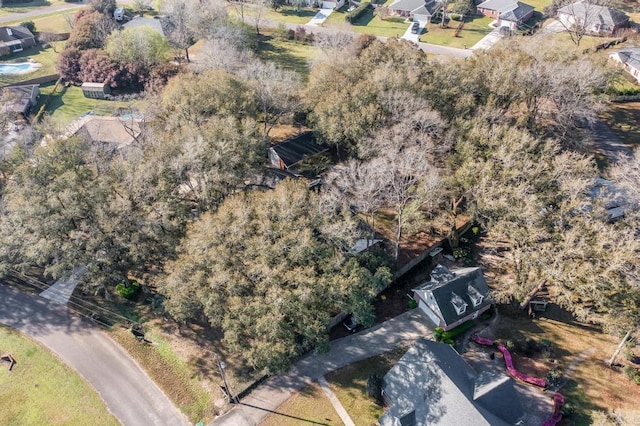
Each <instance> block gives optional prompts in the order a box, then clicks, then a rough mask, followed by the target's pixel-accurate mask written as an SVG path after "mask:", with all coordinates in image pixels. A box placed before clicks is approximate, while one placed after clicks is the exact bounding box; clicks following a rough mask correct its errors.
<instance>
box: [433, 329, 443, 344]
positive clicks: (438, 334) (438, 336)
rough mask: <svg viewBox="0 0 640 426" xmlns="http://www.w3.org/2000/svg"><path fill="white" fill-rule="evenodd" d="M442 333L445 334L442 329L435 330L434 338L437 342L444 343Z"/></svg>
mask: <svg viewBox="0 0 640 426" xmlns="http://www.w3.org/2000/svg"><path fill="white" fill-rule="evenodd" d="M442 333H444V330H443V329H442V327H436V328H434V329H433V337H434V338H435V339H436V342H442Z"/></svg>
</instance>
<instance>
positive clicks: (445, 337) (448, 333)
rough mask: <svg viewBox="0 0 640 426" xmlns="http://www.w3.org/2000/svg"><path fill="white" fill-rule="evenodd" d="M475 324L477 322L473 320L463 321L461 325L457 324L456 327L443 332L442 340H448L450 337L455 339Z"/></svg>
mask: <svg viewBox="0 0 640 426" xmlns="http://www.w3.org/2000/svg"><path fill="white" fill-rule="evenodd" d="M474 325H475V323H474V322H473V321H467V322H465V323H462V324H460V325H459V326H457V327H455V328H452V329H451V330H449V331H445V332H444V333H442V340H444V341H445V342H446V341H447V340H448V339H455V338H456V337H458V336H459V335H461V334H462V333H464V332H465V331H467V330H469V329H470V328H471V327H473V326H474Z"/></svg>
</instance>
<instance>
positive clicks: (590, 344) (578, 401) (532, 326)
mask: <svg viewBox="0 0 640 426" xmlns="http://www.w3.org/2000/svg"><path fill="white" fill-rule="evenodd" d="M500 315H501V321H500V323H499V324H498V326H497V328H496V330H495V332H496V335H497V337H498V338H499V339H501V340H502V341H506V340H507V339H510V340H516V339H526V338H532V339H534V340H536V341H537V342H540V341H541V340H542V339H546V340H549V341H550V342H551V343H552V344H553V345H554V347H555V348H556V349H555V359H556V362H557V366H558V368H559V369H560V370H561V371H566V370H567V368H568V367H569V366H570V365H572V363H573V368H575V370H573V372H572V373H571V376H570V378H569V381H568V382H567V383H566V385H565V386H564V387H562V388H561V389H560V391H561V392H562V393H563V394H564V395H565V398H566V400H567V402H568V403H570V404H571V405H572V406H573V407H575V408H576V415H575V416H574V418H573V419H572V423H567V424H576V425H587V424H592V421H593V416H594V415H595V414H596V411H606V410H607V409H611V410H620V411H622V412H628V411H631V410H634V409H637V402H638V401H640V386H637V385H635V384H633V383H632V382H631V381H630V380H629V379H627V378H626V377H625V376H623V374H622V373H621V372H619V371H616V370H612V369H610V368H608V367H607V366H606V364H605V360H607V359H608V358H609V357H610V356H611V355H612V353H613V351H614V350H615V348H616V346H617V344H618V338H616V337H614V336H610V335H607V334H604V333H602V332H601V331H600V330H599V329H598V328H597V327H595V326H592V325H589V324H582V323H578V322H575V321H574V320H573V319H572V318H571V316H570V315H569V314H567V313H566V312H564V311H562V310H560V309H559V308H557V307H555V306H551V308H550V309H549V310H548V311H547V312H546V313H544V314H542V315H541V316H539V317H538V318H537V319H534V320H531V319H529V318H528V317H527V316H526V314H524V313H522V312H518V313H513V312H507V313H505V312H504V311H503V310H502V309H501V310H500ZM581 354H582V356H581V360H580V359H578V356H580V355H581ZM516 368H518V369H522V370H523V372H525V373H526V372H527V371H526V366H518V365H516Z"/></svg>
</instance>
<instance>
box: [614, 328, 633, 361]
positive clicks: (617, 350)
mask: <svg viewBox="0 0 640 426" xmlns="http://www.w3.org/2000/svg"><path fill="white" fill-rule="evenodd" d="M630 335H631V330H629V331H627V334H625V335H624V337H623V338H622V341H621V342H620V344H619V345H618V348H617V349H616V351H615V352H614V353H613V356H612V357H611V359H610V360H609V367H611V366H612V365H613V363H614V362H616V358H618V355H620V351H621V350H622V348H624V344H625V343H627V339H628V338H629V336H630Z"/></svg>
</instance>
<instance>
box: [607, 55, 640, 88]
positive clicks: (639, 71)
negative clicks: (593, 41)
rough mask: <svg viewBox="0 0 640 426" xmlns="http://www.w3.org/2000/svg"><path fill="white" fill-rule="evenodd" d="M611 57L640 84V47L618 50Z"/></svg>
mask: <svg viewBox="0 0 640 426" xmlns="http://www.w3.org/2000/svg"><path fill="white" fill-rule="evenodd" d="M609 57H610V58H611V59H613V60H614V61H616V62H618V63H619V64H620V65H622V67H623V68H624V69H625V71H626V72H628V73H629V74H631V76H632V77H633V78H634V79H635V80H636V81H637V82H638V83H640V47H630V48H627V49H620V50H616V51H615V52H612V53H610V54H609Z"/></svg>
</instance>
